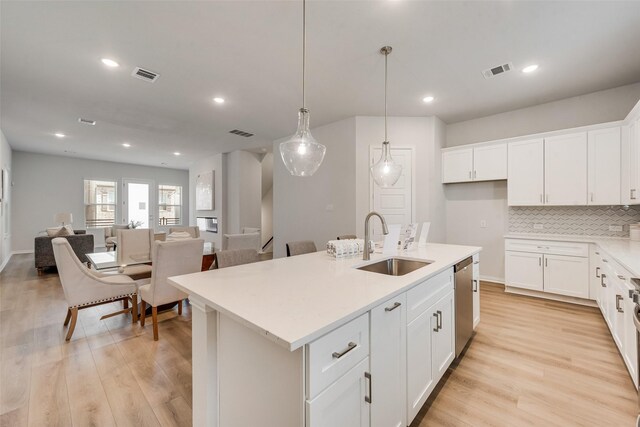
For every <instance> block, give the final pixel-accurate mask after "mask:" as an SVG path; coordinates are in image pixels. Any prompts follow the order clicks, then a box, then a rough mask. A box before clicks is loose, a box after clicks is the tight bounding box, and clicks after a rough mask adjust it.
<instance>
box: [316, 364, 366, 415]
mask: <svg viewBox="0 0 640 427" xmlns="http://www.w3.org/2000/svg"><path fill="white" fill-rule="evenodd" d="M368 370H369V358H366V359H364V360H362V361H361V362H360V363H358V364H357V365H356V366H355V367H354V368H352V369H351V370H350V371H348V372H347V373H346V374H344V375H343V376H342V377H340V379H338V380H337V381H336V382H334V383H333V384H332V385H330V386H329V387H328V388H327V389H326V390H324V391H323V392H322V393H320V394H319V395H318V396H317V397H316V398H315V399H313V400H312V401H310V402H309V401H307V411H306V412H307V425H308V426H313V427H335V426H344V427H366V426H369V425H370V419H369V418H370V414H369V403H368V402H367V401H366V398H367V397H370V395H368V394H367V393H368V389H369V386H370V380H369V378H367V372H368Z"/></svg>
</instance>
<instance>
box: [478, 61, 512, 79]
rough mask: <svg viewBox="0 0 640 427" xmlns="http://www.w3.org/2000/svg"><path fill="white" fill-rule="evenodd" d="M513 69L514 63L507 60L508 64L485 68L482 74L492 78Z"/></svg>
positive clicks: (486, 77)
mask: <svg viewBox="0 0 640 427" xmlns="http://www.w3.org/2000/svg"><path fill="white" fill-rule="evenodd" d="M511 70H513V64H512V63H511V62H507V63H506V64H502V65H498V66H497V67H493V68H489V69H488V70H484V71H483V72H482V75H483V76H484V78H485V79H490V78H493V77H495V76H497V75H499V74H504V73H506V72H508V71H511Z"/></svg>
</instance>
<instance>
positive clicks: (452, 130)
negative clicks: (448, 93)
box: [447, 83, 640, 147]
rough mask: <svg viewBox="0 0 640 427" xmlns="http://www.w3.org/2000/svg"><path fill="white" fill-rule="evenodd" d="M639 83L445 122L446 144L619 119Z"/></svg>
mask: <svg viewBox="0 0 640 427" xmlns="http://www.w3.org/2000/svg"><path fill="white" fill-rule="evenodd" d="M638 99H640V83H635V84H631V85H627V86H621V87H617V88H614V89H608V90H603V91H599V92H593V93H589V94H586V95H581V96H575V97H573V98H567V99H562V100H560V101H554V102H549V103H546V104H540V105H535V106H533V107H528V108H522V109H519V110H514V111H509V112H506V113H501V114H495V115H493V116H487V117H482V118H479V119H474V120H468V121H464V122H458V123H452V124H449V125H447V147H453V146H456V145H463V144H471V143H474V142H483V141H491V140H494V139H502V138H510V137H514V136H521V135H529V134H532V133H538V132H548V131H552V130H560V129H568V128H572V127H578V126H586V125H592V124H596V123H604V122H611V121H616V120H622V119H624V118H625V117H626V116H627V113H628V112H629V111H631V109H632V108H633V106H634V105H635V104H636V103H637V102H638Z"/></svg>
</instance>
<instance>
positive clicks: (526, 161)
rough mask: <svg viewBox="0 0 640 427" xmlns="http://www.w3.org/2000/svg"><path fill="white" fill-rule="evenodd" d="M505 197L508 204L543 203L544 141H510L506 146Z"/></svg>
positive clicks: (531, 204) (530, 204)
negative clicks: (507, 146)
mask: <svg viewBox="0 0 640 427" xmlns="http://www.w3.org/2000/svg"><path fill="white" fill-rule="evenodd" d="M507 157H508V162H507V171H508V173H507V176H508V178H507V179H508V181H507V199H508V202H509V203H508V204H509V206H536V205H542V204H543V193H544V141H543V140H542V139H532V140H527V141H519V142H512V143H510V144H509V148H508V155H507Z"/></svg>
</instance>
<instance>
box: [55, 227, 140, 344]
mask: <svg viewBox="0 0 640 427" xmlns="http://www.w3.org/2000/svg"><path fill="white" fill-rule="evenodd" d="M51 243H52V244H53V254H54V256H55V258H56V265H57V266H58V274H59V275H60V282H61V283H62V289H63V290H64V297H65V299H66V300H67V304H68V305H69V308H68V310H67V317H66V319H65V321H64V325H65V326H67V325H68V324H69V321H71V325H69V330H68V331H67V336H66V338H65V340H66V341H69V340H70V339H71V336H72V335H73V331H74V329H75V327H76V322H77V321H78V310H81V309H83V308H88V307H93V306H96V305H100V304H107V303H110V302H113V301H120V300H122V301H123V302H126V305H128V302H129V298H131V302H132V304H131V307H127V306H125V308H124V309H123V310H121V311H117V312H115V313H111V314H107V315H104V316H102V317H101V319H104V318H107V317H111V316H115V315H117V314H123V313H128V312H131V315H132V322H133V323H135V322H137V321H138V294H137V290H138V286H137V284H136V282H135V281H134V280H133V279H131V278H130V277H129V276H126V275H124V274H117V275H108V276H106V275H105V276H98V275H96V274H94V273H93V272H92V271H91V270H89V269H88V268H87V267H86V266H85V265H84V264H83V263H82V262H80V260H79V259H78V257H77V256H76V254H75V253H74V252H73V249H71V245H70V244H69V242H68V241H67V239H65V238H63V237H56V238H55V239H53V240H52V242H51Z"/></svg>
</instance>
